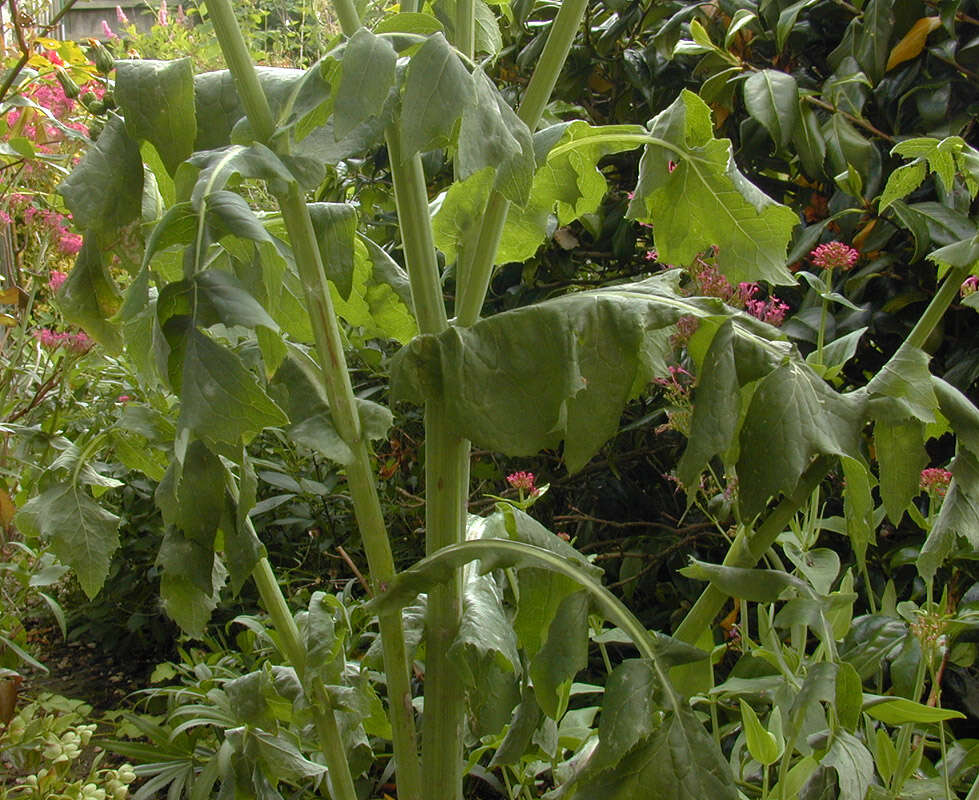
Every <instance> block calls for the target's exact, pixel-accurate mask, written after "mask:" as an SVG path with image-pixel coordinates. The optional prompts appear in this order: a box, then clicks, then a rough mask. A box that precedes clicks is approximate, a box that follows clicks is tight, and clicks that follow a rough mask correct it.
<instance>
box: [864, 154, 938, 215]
mask: <svg viewBox="0 0 979 800" xmlns="http://www.w3.org/2000/svg"><path fill="white" fill-rule="evenodd" d="M927 172H928V168H927V167H926V166H925V162H924V161H921V160H919V159H915V160H914V161H912V162H911V163H910V164H905V165H904V166H901V167H898V168H897V169H896V170H894V171H893V172H892V173H891V174H890V176H889V177H888V178H887V185H886V186H885V187H884V193H883V194H882V195H881V196H880V203H879V204H878V206H877V213H878V214H883V213H884V209H886V208H887V207H888V206H889V205H891V204H892V203H893V202H894V201H895V200H899V199H900V198H902V197H907V196H908V195H909V194H911V192H913V191H914V190H915V189H917V188H918V187H919V186H920V185H921V182H922V181H923V180H924V179H925V173H927Z"/></svg>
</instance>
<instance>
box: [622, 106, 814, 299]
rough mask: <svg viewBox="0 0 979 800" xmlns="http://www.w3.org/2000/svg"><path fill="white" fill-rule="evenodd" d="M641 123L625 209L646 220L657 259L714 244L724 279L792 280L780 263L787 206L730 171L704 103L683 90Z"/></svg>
mask: <svg viewBox="0 0 979 800" xmlns="http://www.w3.org/2000/svg"><path fill="white" fill-rule="evenodd" d="M648 128H649V135H650V137H651V140H652V142H651V143H649V144H647V145H646V148H645V152H644V153H643V157H642V161H641V162H640V166H639V184H638V186H637V187H636V193H635V196H634V197H633V200H632V202H631V204H630V205H629V212H628V215H629V217H630V218H631V219H638V220H640V221H643V222H649V223H652V225H653V226H654V233H653V235H654V241H655V245H656V249H657V250H658V252H659V256H660V260H661V261H664V262H667V263H671V264H689V263H691V262H692V261H693V259H694V258H695V257H696V256H697V255H698V254H699V253H701V252H703V251H705V250H707V249H708V248H710V247H711V246H715V247H717V248H719V252H718V255H717V266H718V268H719V269H720V270H721V272H723V273H724V274H725V275H726V276H727V278H728V279H729V280H730V281H731V282H732V283H740V282H742V281H754V280H766V281H769V282H770V283H795V278H794V277H793V276H792V273H790V272H789V271H788V270H787V269H786V266H785V251H786V248H787V247H788V244H789V239H790V237H791V235H792V229H793V228H794V227H795V226H796V224H797V222H798V220H797V218H796V216H795V213H794V212H793V211H791V210H790V209H789V208H787V207H785V206H783V205H781V204H779V203H776V202H775V201H774V200H772V199H771V198H769V197H768V196H767V195H765V194H764V193H763V192H762V191H761V190H760V189H758V188H757V187H755V186H754V185H752V184H751V183H750V182H749V181H748V180H747V179H746V178H745V177H744V175H742V174H741V173H740V172H739V171H738V168H737V166H736V165H735V163H734V159H733V157H732V154H731V143H730V141H729V140H727V139H715V138H714V135H713V125H712V124H711V118H710V109H709V108H708V106H707V105H706V104H705V103H704V102H703V101H702V100H701V99H700V98H699V97H697V95H695V94H694V93H693V92H690V91H686V90H685V91H684V92H683V93H682V94H681V96H680V97H679V98H678V99H677V100H676V102H674V103H673V105H671V106H670V107H669V108H667V109H666V110H665V111H663V112H661V113H660V114H658V115H657V116H656V117H655V118H653V119H652V120H651V121H650V123H649V125H648ZM671 163H672V164H675V165H676V166H675V168H673V169H671V168H670V164H671Z"/></svg>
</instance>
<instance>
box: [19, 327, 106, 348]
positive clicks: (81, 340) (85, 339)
mask: <svg viewBox="0 0 979 800" xmlns="http://www.w3.org/2000/svg"><path fill="white" fill-rule="evenodd" d="M34 338H35V339H37V340H38V341H39V342H40V343H41V346H42V347H44V348H45V349H47V350H57V349H58V348H59V347H64V348H65V349H66V350H70V351H71V352H73V353H78V354H81V353H87V352H88V351H89V350H91V349H92V345H93V344H95V343H94V342H93V341H92V340H91V339H90V338H89V336H88V334H87V333H85V332H84V331H79V332H78V333H55V332H54V331H52V330H50V329H49V328H41V329H40V330H37V331H34Z"/></svg>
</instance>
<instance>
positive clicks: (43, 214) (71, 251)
mask: <svg viewBox="0 0 979 800" xmlns="http://www.w3.org/2000/svg"><path fill="white" fill-rule="evenodd" d="M11 199H13V198H11ZM70 219H71V214H59V213H58V212H57V211H50V210H48V209H46V208H38V207H37V206H34V205H30V206H27V208H25V209H24V221H25V222H27V223H28V224H30V223H34V222H38V223H39V224H40V225H41V226H42V227H45V228H47V229H48V232H49V233H50V234H51V236H52V237H53V238H54V240H55V241H56V242H57V244H58V249H59V250H60V251H61V252H62V253H64V254H65V255H66V256H73V255H76V254H77V253H78V251H79V250H81V249H82V235H81V234H80V233H73V232H72V231H71V230H69V228H68V225H69V220H70Z"/></svg>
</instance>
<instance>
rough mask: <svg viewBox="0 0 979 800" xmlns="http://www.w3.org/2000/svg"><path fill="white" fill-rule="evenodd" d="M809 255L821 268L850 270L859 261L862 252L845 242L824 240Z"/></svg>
mask: <svg viewBox="0 0 979 800" xmlns="http://www.w3.org/2000/svg"><path fill="white" fill-rule="evenodd" d="M809 257H810V258H811V259H812V263H813V264H815V265H816V266H817V267H820V268H821V269H840V270H848V269H850V268H852V267H853V265H854V264H856V263H857V259H858V258H860V252H859V251H858V250H855V249H854V248H852V247H850V246H849V245H846V244H843V242H837V241H833V242H824V243H823V244H821V245H819V247H817V248H816V249H815V250H813V251H812V252H811V253H810V254H809Z"/></svg>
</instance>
